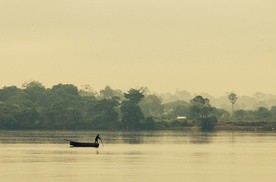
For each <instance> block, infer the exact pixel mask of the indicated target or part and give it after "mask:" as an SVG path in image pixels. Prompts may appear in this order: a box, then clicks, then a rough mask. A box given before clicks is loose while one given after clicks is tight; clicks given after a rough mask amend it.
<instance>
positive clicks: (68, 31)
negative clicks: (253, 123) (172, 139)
mask: <svg viewBox="0 0 276 182" xmlns="http://www.w3.org/2000/svg"><path fill="white" fill-rule="evenodd" d="M275 7H276V1H273V0H250V1H249V0H232V1H228V0H170V1H169V0H131V1H129V0H79V1H77V0H48V1H38V0H24V1H21V0H1V1H0V50H1V51H0V65H1V67H0V77H1V82H0V87H3V86H9V85H17V86H21V85H22V84H23V83H24V82H26V81H29V80H37V81H39V82H41V83H42V84H43V85H45V86H46V87H50V86H52V85H55V84H58V83H72V84H75V85H78V86H80V85H84V84H89V85H91V86H92V87H93V88H94V89H102V88H104V87H105V85H110V86H111V87H112V88H118V89H125V90H126V89H129V88H131V87H139V86H146V87H148V88H149V89H150V90H151V91H156V92H167V91H174V90H175V89H179V90H187V91H189V92H194V93H200V92H208V93H210V94H213V95H224V94H225V93H226V92H230V91H235V92H236V93H238V94H252V93H254V92H259V91H260V92H264V93H268V94H275V93H276V85H275V78H276V71H275V68H276V50H275V49H276V33H275V32H276V11H275Z"/></svg>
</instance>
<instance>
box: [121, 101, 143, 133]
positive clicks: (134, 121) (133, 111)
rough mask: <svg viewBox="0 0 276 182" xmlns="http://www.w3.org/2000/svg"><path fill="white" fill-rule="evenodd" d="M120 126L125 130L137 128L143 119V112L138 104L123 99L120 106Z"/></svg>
mask: <svg viewBox="0 0 276 182" xmlns="http://www.w3.org/2000/svg"><path fill="white" fill-rule="evenodd" d="M121 112H122V115H123V117H122V126H123V129H125V130H137V129H139V127H140V122H141V121H142V120H143V119H144V115H143V112H142V110H141V108H140V106H139V105H138V104H136V103H135V102H131V101H129V100H125V101H123V102H122V106H121Z"/></svg>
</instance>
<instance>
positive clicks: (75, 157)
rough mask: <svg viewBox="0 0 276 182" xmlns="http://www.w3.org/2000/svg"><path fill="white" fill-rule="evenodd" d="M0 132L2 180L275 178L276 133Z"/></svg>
mask: <svg viewBox="0 0 276 182" xmlns="http://www.w3.org/2000/svg"><path fill="white" fill-rule="evenodd" d="M96 134H97V133H96V132H88V131H0V144H1V145H0V181H3V182H33V181H34V182H38V181H39V182H46V181H47V182H50V181H51V182H57V181H58V182H69V181H83V182H85V181H97V182H124V181H126V182H141V181H144V182H155V181H158V182H168V181H171V182H178V181H179V182H180V181H181V182H182V181H187V182H238V181H241V182H255V181H256V182H259V181H265V182H270V181H271V182H272V181H275V179H276V172H275V171H276V133H274V132H271V133H261V132H215V133H198V132H181V131H177V132H176V131H158V132H100V136H101V138H102V139H103V145H101V146H100V147H99V148H98V149H95V148H74V147H70V146H69V144H68V141H66V140H65V139H73V140H77V141H91V140H94V137H95V136H96Z"/></svg>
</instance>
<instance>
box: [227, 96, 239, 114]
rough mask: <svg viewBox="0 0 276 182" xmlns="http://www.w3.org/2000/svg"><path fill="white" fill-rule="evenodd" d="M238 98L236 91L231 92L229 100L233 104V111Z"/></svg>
mask: <svg viewBox="0 0 276 182" xmlns="http://www.w3.org/2000/svg"><path fill="white" fill-rule="evenodd" d="M237 99H238V97H237V95H236V94H235V93H234V92H231V93H230V94H229V95H228V100H229V102H231V104H232V113H233V112H234V104H235V103H236V101H237Z"/></svg>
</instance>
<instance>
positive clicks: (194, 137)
mask: <svg viewBox="0 0 276 182" xmlns="http://www.w3.org/2000/svg"><path fill="white" fill-rule="evenodd" d="M214 136H215V134H214V133H207V132H194V133H191V134H190V135H189V138H190V143H194V144H207V143H212V142H213V137H214Z"/></svg>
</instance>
